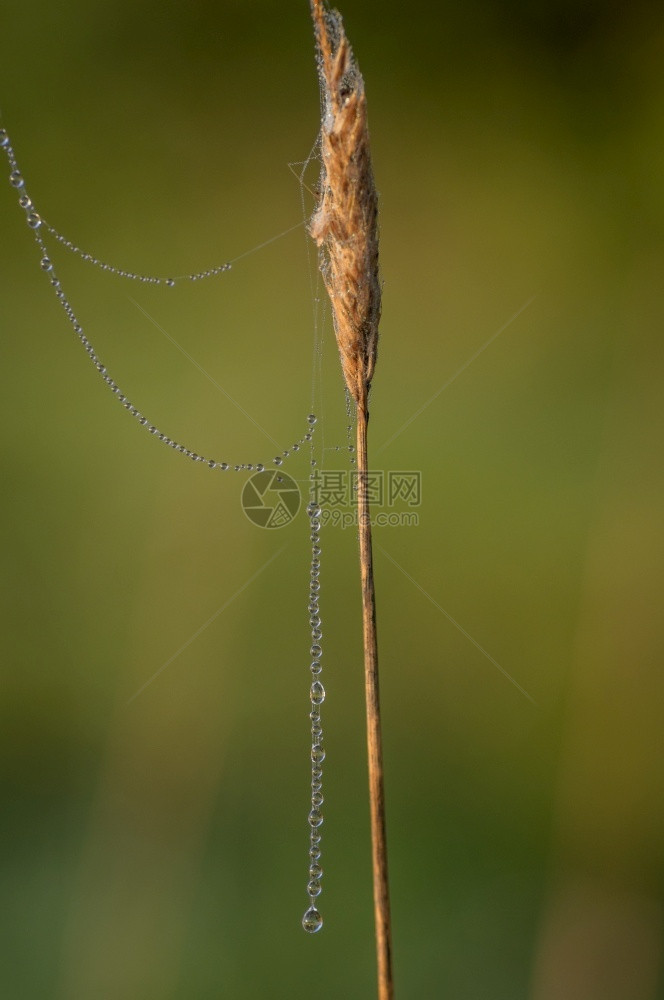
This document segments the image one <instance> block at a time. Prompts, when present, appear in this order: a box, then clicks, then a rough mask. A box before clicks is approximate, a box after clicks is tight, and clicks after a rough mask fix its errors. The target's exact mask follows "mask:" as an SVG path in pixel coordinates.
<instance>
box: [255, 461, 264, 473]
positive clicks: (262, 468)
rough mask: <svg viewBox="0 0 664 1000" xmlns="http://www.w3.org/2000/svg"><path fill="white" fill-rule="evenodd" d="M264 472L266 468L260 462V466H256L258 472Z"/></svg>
mask: <svg viewBox="0 0 664 1000" xmlns="http://www.w3.org/2000/svg"><path fill="white" fill-rule="evenodd" d="M264 471H265V466H264V465H263V463H262V462H259V463H258V465H257V466H256V472H264Z"/></svg>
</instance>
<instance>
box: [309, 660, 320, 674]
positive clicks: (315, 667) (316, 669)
mask: <svg viewBox="0 0 664 1000" xmlns="http://www.w3.org/2000/svg"><path fill="white" fill-rule="evenodd" d="M309 669H310V670H311V672H312V674H314V675H315V674H319V673H320V672H321V670H322V669H323V665H322V663H321V662H320V660H314V661H313V663H312V664H311V666H310V667H309Z"/></svg>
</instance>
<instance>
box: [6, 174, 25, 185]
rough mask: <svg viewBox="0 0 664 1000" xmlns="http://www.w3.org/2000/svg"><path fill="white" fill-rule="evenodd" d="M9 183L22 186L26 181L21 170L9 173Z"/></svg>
mask: <svg viewBox="0 0 664 1000" xmlns="http://www.w3.org/2000/svg"><path fill="white" fill-rule="evenodd" d="M9 183H10V184H11V186H12V187H15V188H22V187H23V184H24V183H25V181H24V180H23V175H22V173H21V171H20V170H12V172H11V174H10V175H9Z"/></svg>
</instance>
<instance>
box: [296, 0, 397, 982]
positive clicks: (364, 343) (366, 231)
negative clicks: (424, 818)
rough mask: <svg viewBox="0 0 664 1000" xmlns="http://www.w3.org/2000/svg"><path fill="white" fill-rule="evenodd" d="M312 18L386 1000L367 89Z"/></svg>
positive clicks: (388, 936) (376, 294) (374, 271)
mask: <svg viewBox="0 0 664 1000" xmlns="http://www.w3.org/2000/svg"><path fill="white" fill-rule="evenodd" d="M311 12H312V15H313V19H314V26H315V30H316V42H317V48H318V72H319V77H320V85H321V96H322V104H323V106H322V121H321V134H320V143H321V156H322V170H321V180H320V200H319V203H318V207H317V209H316V212H315V213H314V215H313V218H312V219H311V223H310V226H309V231H310V233H311V235H312V237H313V238H314V240H315V241H316V243H317V244H318V247H319V252H320V266H321V272H322V275H323V280H324V281H325V286H326V288H327V292H328V295H329V297H330V301H331V304H332V313H333V317H334V331H335V334H336V338H337V344H338V347H339V355H340V357H341V367H342V371H343V374H344V378H345V380H346V385H347V386H348V389H349V391H350V393H351V395H352V397H353V399H354V400H355V403H356V405H357V471H358V477H357V480H358V489H357V507H358V526H359V527H358V533H359V542H360V569H361V576H362V622H363V634H364V677H365V693H366V708H367V750H368V758H369V801H370V806H371V842H372V859H373V884H374V913H375V922H376V952H377V960H378V997H379V1000H392V998H393V996H394V984H393V978H392V933H391V924H390V900H389V886H388V873H387V838H386V831H385V793H384V784H383V752H382V742H381V717H380V701H379V690H378V641H377V632H376V597H375V589H374V575H373V557H372V546H371V518H370V510H369V496H368V490H367V477H368V468H369V464H368V458H367V426H368V419H369V409H368V398H369V388H370V386H371V380H372V378H373V373H374V368H375V365H376V352H377V346H378V321H379V319H380V283H379V278H378V196H377V194H376V187H375V184H374V179H373V172H372V169H371V155H370V150H369V131H368V128H367V106H366V97H365V93H364V81H363V79H362V74H361V73H360V71H359V68H358V66H357V63H356V62H355V59H354V58H353V53H352V50H351V47H350V45H349V43H348V39H347V38H346V34H345V32H344V27H343V22H342V20H341V16H340V15H339V14H338V13H337V12H336V11H329V10H328V9H327V8H326V7H325V5H324V4H323V2H322V0H311Z"/></svg>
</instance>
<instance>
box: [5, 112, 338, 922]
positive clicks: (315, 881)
mask: <svg viewBox="0 0 664 1000" xmlns="http://www.w3.org/2000/svg"><path fill="white" fill-rule="evenodd" d="M0 149H3V150H4V152H5V154H6V156H7V159H8V161H9V168H10V174H9V182H10V184H11V185H12V187H13V188H14V189H15V190H16V191H18V192H19V205H20V207H21V208H22V209H23V211H24V212H25V218H26V223H27V225H28V227H29V228H30V229H31V230H32V232H33V234H34V238H35V241H36V243H37V246H38V248H39V251H40V255H41V256H40V267H41V270H42V271H43V272H44V273H45V274H46V276H47V277H48V278H49V281H50V284H51V287H52V289H53V291H54V293H55V296H56V298H57V300H58V302H59V303H60V305H61V306H62V308H63V310H64V312H65V315H66V317H67V319H68V321H69V323H70V324H71V326H72V327H73V329H74V333H75V334H76V336H77V337H78V339H79V341H80V343H81V344H82V345H83V347H84V348H85V351H86V353H87V355H88V357H89V358H90V361H91V362H92V364H93V365H94V367H95V369H96V371H97V372H98V373H99V374H100V375H101V377H102V379H103V381H104V383H105V384H106V385H107V386H108V387H109V389H110V390H111V392H112V393H113V395H114V396H115V397H116V399H117V400H118V401H119V402H120V403H121V404H122V406H123V407H124V408H125V409H126V410H127V411H128V412H129V413H130V414H131V416H133V417H135V418H136V420H138V422H139V424H141V425H142V426H144V427H146V428H147V430H148V431H149V433H150V434H152V435H154V436H155V437H156V438H157V439H158V440H160V441H162V442H163V443H164V444H167V445H168V446H169V447H171V448H172V449H174V450H175V451H177V452H179V453H180V454H183V455H185V457H187V458H190V459H192V461H194V462H199V463H202V464H204V465H206V466H207V467H208V468H210V469H219V470H220V471H222V472H226V471H228V470H229V469H231V468H232V469H234V470H235V471H236V472H240V471H243V470H246V471H249V472H251V471H256V472H262V471H264V469H265V463H264V462H238V463H235V464H232V463H230V462H226V461H222V462H219V461H217V460H216V459H212V458H206V457H205V456H204V455H201V454H200V453H199V452H198V451H194V450H192V449H191V448H188V447H186V446H185V445H182V444H179V443H178V442H177V441H176V440H174V439H173V438H171V437H168V436H167V435H166V434H164V433H163V432H162V431H160V430H159V429H158V427H156V425H155V424H152V423H151V422H150V421H149V420H148V418H147V417H145V416H144V415H143V414H142V413H141V412H140V410H139V409H138V408H137V407H136V406H134V405H133V403H132V402H131V401H130V400H129V399H128V398H127V396H126V395H125V394H124V393H123V392H122V390H121V389H120V387H119V385H118V384H117V383H116V382H115V381H114V379H113V378H112V377H111V376H110V375H109V373H108V370H107V368H106V365H104V364H102V362H101V361H100V359H99V357H98V355H97V353H96V351H95V349H94V347H93V346H92V344H91V343H90V341H89V340H88V338H87V336H86V334H85V332H84V330H83V327H82V326H81V324H80V323H79V321H78V318H77V316H76V314H75V312H74V309H73V307H72V305H71V303H70V302H69V299H68V298H67V296H66V294H65V292H64V290H63V288H62V285H61V282H60V279H59V278H58V276H57V274H56V272H55V268H54V265H53V262H52V260H51V258H50V256H49V254H48V250H47V247H46V243H45V241H44V238H43V236H42V233H43V232H46V233H48V234H49V235H50V236H52V237H53V238H54V239H55V241H56V242H57V243H59V244H60V245H61V246H64V247H65V248H66V249H67V250H69V251H70V252H71V253H73V254H75V255H77V256H78V257H80V258H81V259H82V260H84V261H86V262H87V263H90V264H93V265H95V266H97V267H99V268H100V269H101V270H103V271H106V272H108V273H110V274H113V275H115V276H116V277H120V278H126V279H128V280H130V281H137V282H140V283H143V284H149V285H161V286H164V287H167V288H172V287H173V286H174V285H175V284H176V282H179V281H200V280H202V279H204V278H211V277H216V276H217V275H220V274H223V273H225V272H227V271H229V270H230V268H231V265H230V263H225V264H220V265H216V266H215V267H212V268H209V269H208V270H207V271H202V272H193V273H191V274H186V275H181V276H179V277H178V278H165V277H158V276H155V275H147V274H139V273H137V272H134V271H128V270H126V269H124V268H119V267H116V266H115V265H112V264H108V263H105V262H103V261H101V260H99V259H98V258H96V257H95V256H94V255H93V254H90V253H87V252H84V251H83V250H81V249H80V248H79V247H78V246H76V245H75V244H74V243H73V242H72V241H71V240H69V239H67V238H66V237H65V236H63V235H62V234H61V233H59V232H58V231H57V230H56V229H54V228H53V226H50V225H49V224H48V223H47V222H46V221H45V220H44V219H43V217H42V216H41V215H40V214H39V213H38V212H37V211H36V208H35V205H34V203H33V201H32V199H31V198H30V196H29V195H28V193H27V190H26V186H25V180H24V178H23V174H22V173H21V171H20V169H19V166H18V163H17V160H16V155H15V153H14V149H13V147H12V145H11V142H10V140H9V135H8V134H7V132H6V130H5V129H0ZM315 424H316V416H315V414H313V413H311V414H309V416H308V417H307V430H306V433H305V434H303V436H302V437H301V438H299V439H298V440H297V441H296V442H295V443H294V444H293V445H292V446H291V447H290V448H285V449H284V450H283V451H282V452H281V453H280V454H279V455H276V456H275V457H274V458H273V459H272V464H274V465H275V466H277V467H279V466H281V465H283V463H284V460H285V459H287V458H289V457H290V455H291V454H293V453H294V452H298V451H299V450H300V448H301V447H302V445H304V444H305V443H309V445H310V454H311V465H312V467H313V466H315V464H316V461H315V459H314V448H313V435H314V430H315ZM315 481H316V476H315V473H314V472H313V471H312V473H311V477H310V486H309V504H308V506H307V516H308V519H309V528H310V539H311V569H310V584H309V625H310V629H311V642H312V645H311V650H310V654H311V665H310V671H311V686H310V690H309V696H310V701H311V712H310V720H311V809H310V811H309V817H308V820H309V831H310V832H309V874H308V881H307V895H308V897H309V907H308V909H307V911H306V912H305V914H304V917H303V918H302V926H303V927H304V929H305V930H306V931H308V932H309V933H311V934H314V933H316V931H319V930H320V929H321V927H322V926H323V918H322V917H321V915H320V912H319V911H318V909H317V907H316V905H315V904H316V900H317V898H318V896H319V895H320V893H321V889H322V887H321V881H320V880H321V877H322V875H323V869H322V868H321V865H320V858H321V847H320V845H321V829H320V828H321V826H322V823H323V813H322V811H321V807H322V805H323V792H322V788H323V785H322V780H323V768H322V765H323V761H324V760H325V750H324V747H323V728H322V724H321V705H322V703H323V701H324V700H325V688H324V687H323V682H322V680H321V676H320V675H321V671H322V666H321V656H322V654H323V649H322V646H321V640H322V636H323V633H322V628H321V617H320V607H319V591H320V555H321V547H320V523H321V522H320V518H321V508H320V504H319V503H318V502H317V500H316V486H315Z"/></svg>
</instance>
